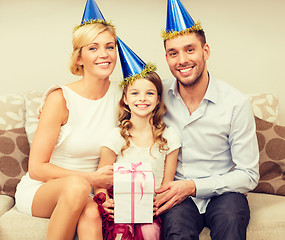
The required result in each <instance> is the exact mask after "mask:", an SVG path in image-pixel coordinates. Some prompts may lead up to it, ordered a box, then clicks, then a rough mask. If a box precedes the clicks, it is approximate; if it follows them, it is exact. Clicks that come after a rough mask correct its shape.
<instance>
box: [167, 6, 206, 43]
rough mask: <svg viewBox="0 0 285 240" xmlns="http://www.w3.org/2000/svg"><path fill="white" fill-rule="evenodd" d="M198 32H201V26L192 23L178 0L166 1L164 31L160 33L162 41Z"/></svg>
mask: <svg viewBox="0 0 285 240" xmlns="http://www.w3.org/2000/svg"><path fill="white" fill-rule="evenodd" d="M199 30H202V27H201V25H200V24H199V23H198V22H197V23H195V22H194V20H193V19H192V17H191V16H190V14H189V13H188V12H187V10H186V9H185V8H184V6H183V5H182V3H181V2H180V0H168V4H167V18H166V29H165V30H164V31H163V32H162V37H163V39H164V40H167V39H170V38H173V37H175V36H177V35H184V34H189V33H192V32H197V31H199Z"/></svg>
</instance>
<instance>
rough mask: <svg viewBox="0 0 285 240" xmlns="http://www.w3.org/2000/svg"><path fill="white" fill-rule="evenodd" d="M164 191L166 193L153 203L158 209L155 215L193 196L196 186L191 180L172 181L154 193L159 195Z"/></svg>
mask: <svg viewBox="0 0 285 240" xmlns="http://www.w3.org/2000/svg"><path fill="white" fill-rule="evenodd" d="M166 191H168V192H167V193H165V194H164V195H163V196H162V197H161V198H160V199H158V200H157V201H156V202H155V206H156V207H158V210H157V211H156V215H159V214H161V213H163V212H165V211H166V210H168V209H170V208H172V207H174V206H175V205H177V204H179V203H181V202H182V201H184V200H185V199H186V198H187V197H188V196H195V195H196V186H195V183H194V181H193V180H178V181H172V182H168V183H166V184H164V185H163V186H161V187H160V188H159V189H158V190H157V191H155V193H156V194H160V193H163V192H166Z"/></svg>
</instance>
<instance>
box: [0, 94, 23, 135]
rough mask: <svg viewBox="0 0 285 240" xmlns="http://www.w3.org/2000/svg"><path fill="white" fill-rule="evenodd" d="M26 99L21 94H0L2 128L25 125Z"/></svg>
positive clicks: (0, 124)
mask: <svg viewBox="0 0 285 240" xmlns="http://www.w3.org/2000/svg"><path fill="white" fill-rule="evenodd" d="M24 124H25V99H24V97H23V96H22V95H20V94H8V95H2V96H0V129H2V130H9V129H14V128H21V127H24Z"/></svg>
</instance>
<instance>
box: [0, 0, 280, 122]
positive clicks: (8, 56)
mask: <svg viewBox="0 0 285 240" xmlns="http://www.w3.org/2000/svg"><path fill="white" fill-rule="evenodd" d="M181 1H182V3H183V4H184V6H185V7H186V8H187V9H188V11H189V13H190V14H191V16H192V17H193V18H194V20H199V21H200V22H201V23H202V26H203V27H204V29H205V31H206V35H207V40H208V43H209V44H210V47H211V54H212V55H211V58H210V60H209V61H208V68H209V70H210V72H211V73H212V74H214V75H215V76H217V77H219V78H221V79H223V80H225V81H227V82H229V83H230V84H232V85H234V86H235V87H237V88H238V89H240V90H241V91H243V92H244V93H247V94H250V93H259V92H274V93H276V94H277V95H278V97H279V100H280V118H281V124H282V125H284V126H285V94H284V87H285V83H284V81H285V72H284V70H283V65H284V60H283V58H284V56H285V45H284V43H285V27H284V23H285V14H284V10H285V1H284V0H271V1H267V0H250V1H249V0H239V1H236V0H181ZM96 2H97V4H98V6H99V8H100V9H101V11H102V13H103V15H104V17H105V18H106V19H107V20H111V21H112V22H113V24H114V25H115V26H116V27H117V33H118V36H120V38H121V39H122V40H123V41H124V42H125V43H126V44H127V45H128V46H129V47H131V48H132V49H133V50H134V51H135V52H136V53H137V54H138V55H139V56H140V57H141V58H142V59H143V60H144V61H145V62H149V61H151V62H153V63H156V64H157V66H158V73H159V74H160V76H161V77H162V78H168V77H170V76H171V74H170V71H169V70H168V67H167V64H166V62H165V58H164V50H163V45H162V39H161V37H160V32H161V30H162V29H163V28H164V27H165V18H166V2H167V1H166V0H97V1H96ZM84 7H85V0H13V1H11V0H0V34H1V35H0V49H1V53H0V56H1V57H0V70H1V80H0V81H1V85H0V94H2V93H13V92H19V93H25V92H27V91H29V90H32V89H35V90H40V91H44V90H45V89H46V88H48V87H49V86H50V85H52V84H54V83H60V84H65V83H67V82H70V81H73V80H75V79H77V77H74V76H72V75H71V74H70V73H69V70H68V61H69V56H70V54H71V50H72V49H71V36H72V31H73V27H74V26H75V25H77V24H78V23H80V21H81V17H82V14H83V10H84ZM121 76H122V75H121V70H120V65H119V64H118V65H117V67H116V69H115V72H114V74H113V77H112V78H113V80H120V79H121Z"/></svg>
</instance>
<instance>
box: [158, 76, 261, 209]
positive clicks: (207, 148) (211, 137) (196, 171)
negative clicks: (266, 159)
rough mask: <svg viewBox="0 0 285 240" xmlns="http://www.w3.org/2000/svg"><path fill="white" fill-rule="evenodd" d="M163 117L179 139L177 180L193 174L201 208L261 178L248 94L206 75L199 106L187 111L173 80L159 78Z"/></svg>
mask: <svg viewBox="0 0 285 240" xmlns="http://www.w3.org/2000/svg"><path fill="white" fill-rule="evenodd" d="M163 84H164V100H165V104H166V106H167V113H166V115H165V116H164V119H163V120H164V122H165V123H166V125H167V126H172V127H174V128H175V129H176V131H177V133H178V134H179V136H180V139H181V143H182V146H181V149H180V151H179V156H178V163H177V171H176V176H175V179H176V180H190V179H192V180H193V181H194V182H195V184H196V197H192V199H193V201H194V202H195V203H196V205H197V207H198V209H199V211H200V213H204V212H205V211H206V207H207V204H208V203H209V201H210V198H211V197H213V196H217V195H220V194H222V193H225V192H240V193H244V192H248V191H250V190H252V189H254V188H255V187H256V185H257V183H258V180H259V171H258V161H259V149H258V143H257V138H256V132H255V130H256V129H255V121H254V116H253V113H252V109H251V104H250V101H249V99H248V97H247V96H246V95H244V94H243V93H241V92H239V91H238V90H237V89H235V88H233V87H231V86H230V85H228V84H227V83H225V82H223V81H221V80H218V79H215V78H213V77H211V76H210V75H209V85H208V88H207V91H206V94H205V96H204V98H203V100H202V101H201V103H200V106H199V107H198V108H197V109H196V110H195V111H194V112H193V113H192V114H190V113H189V111H188V109H187V107H186V105H185V103H184V102H183V100H182V98H181V96H180V94H179V92H178V89H177V81H176V80H169V81H163Z"/></svg>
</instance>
